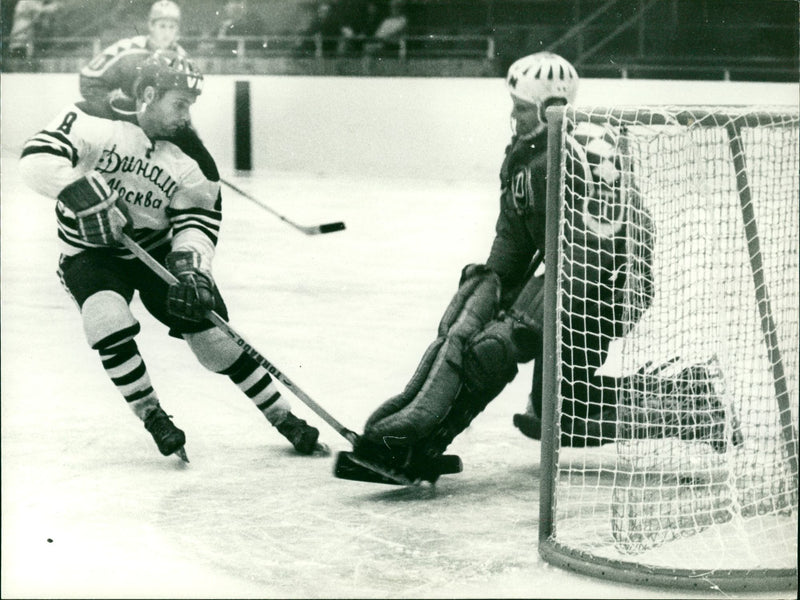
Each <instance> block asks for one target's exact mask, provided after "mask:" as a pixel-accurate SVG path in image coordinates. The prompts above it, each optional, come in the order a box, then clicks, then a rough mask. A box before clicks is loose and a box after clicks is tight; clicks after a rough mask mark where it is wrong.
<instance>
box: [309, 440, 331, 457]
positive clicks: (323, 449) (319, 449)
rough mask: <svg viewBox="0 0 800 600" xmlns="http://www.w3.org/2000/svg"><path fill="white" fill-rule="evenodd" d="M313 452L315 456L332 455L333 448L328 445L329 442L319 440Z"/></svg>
mask: <svg viewBox="0 0 800 600" xmlns="http://www.w3.org/2000/svg"><path fill="white" fill-rule="evenodd" d="M311 454H312V455H314V456H330V455H331V449H330V446H328V444H323V443H322V442H317V445H316V446H315V447H314V451H313V452H312V453H311Z"/></svg>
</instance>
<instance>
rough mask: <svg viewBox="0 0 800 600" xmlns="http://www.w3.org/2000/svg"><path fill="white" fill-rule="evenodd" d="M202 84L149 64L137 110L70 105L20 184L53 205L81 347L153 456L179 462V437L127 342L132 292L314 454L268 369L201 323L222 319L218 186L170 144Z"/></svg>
mask: <svg viewBox="0 0 800 600" xmlns="http://www.w3.org/2000/svg"><path fill="white" fill-rule="evenodd" d="M202 85H203V76H202V75H201V74H200V72H199V71H198V70H197V69H196V68H195V67H194V65H193V64H192V63H191V62H190V61H189V60H187V59H184V58H180V57H174V56H173V57H169V56H165V55H160V54H156V55H154V56H152V57H151V58H149V59H148V60H147V61H146V62H145V63H144V64H143V65H141V66H140V69H139V75H138V77H137V78H136V84H135V86H134V88H133V90H132V93H133V94H134V98H135V101H136V111H135V113H134V114H132V115H128V116H121V115H119V114H116V115H115V114H113V113H110V112H109V113H107V114H96V113H95V110H96V109H97V107H96V106H93V105H91V104H89V103H86V102H81V103H78V104H74V105H70V106H68V107H66V108H65V109H64V110H62V111H61V113H60V114H59V115H58V116H57V117H56V118H55V119H54V120H53V121H52V122H51V123H50V124H49V125H47V126H46V127H45V128H44V129H42V130H41V131H39V132H38V133H36V134H35V135H33V136H32V137H31V138H30V139H29V140H28V141H27V142H26V143H25V146H24V148H23V151H22V156H21V159H20V163H19V166H20V170H21V173H22V175H23V177H24V180H25V182H26V183H27V184H28V185H29V186H30V187H31V188H32V189H34V190H35V191H37V192H39V193H40V194H42V195H44V196H47V197H48V198H52V199H54V200H56V201H57V202H56V205H55V208H56V219H57V224H58V239H59V243H60V247H61V257H60V260H59V268H58V274H59V277H60V278H61V281H62V283H63V285H64V287H65V288H66V290H67V292H68V293H69V294H70V295H71V297H72V298H73V299H74V301H75V302H76V304H77V306H78V307H79V309H80V315H81V319H82V322H83V329H84V332H85V335H86V341H87V342H88V344H89V345H90V346H91V348H92V349H94V350H96V351H97V352H98V354H99V358H100V360H101V362H102V365H103V368H104V369H105V371H106V373H107V375H108V377H109V378H110V379H111V381H112V382H113V383H114V385H115V386H116V387H117V389H118V390H119V392H120V394H121V395H122V396H123V398H124V399H125V400H126V402H127V404H128V406H129V407H130V408H131V410H132V411H133V412H134V414H135V415H136V416H137V417H139V418H140V419H141V420H142V421H143V422H144V426H145V428H146V429H147V431H149V432H150V434H151V435H152V436H153V438H154V440H155V442H156V444H157V446H158V449H159V451H160V452H161V453H162V454H164V455H165V456H166V455H170V454H173V453H176V452H177V453H179V454H180V453H182V452H183V447H184V444H185V441H186V439H185V434H184V432H183V431H182V430H180V429H179V428H178V427H176V426H175V424H174V423H173V422H172V420H171V417H170V416H168V415H167V413H166V412H165V411H164V409H163V408H162V407H161V403H160V400H159V397H158V395H157V394H156V391H155V390H154V389H153V386H152V384H151V381H150V377H149V375H148V372H147V369H146V367H145V363H144V360H143V358H142V356H141V354H140V352H139V348H138V346H137V343H136V335H137V334H138V333H139V331H140V324H139V321H138V320H137V319H136V317H135V316H134V315H133V313H132V312H131V309H130V303H131V300H132V298H133V296H134V294H135V293H136V292H138V293H139V297H140V299H141V301H142V303H143V304H144V306H145V307H146V309H147V310H148V312H150V313H151V314H152V315H153V316H154V317H155V318H156V319H158V320H159V321H160V322H161V323H163V324H164V325H165V326H167V327H168V328H169V333H170V335H172V336H174V337H178V338H183V339H184V340H186V342H187V343H188V345H189V347H190V348H191V350H192V351H193V352H194V354H195V355H196V357H197V359H198V361H199V362H200V364H202V365H203V366H204V367H206V368H207V369H209V370H211V371H213V372H215V373H220V374H222V375H225V376H227V377H229V378H230V379H231V380H232V381H233V383H234V384H235V385H236V386H238V387H239V389H240V390H241V391H242V392H243V393H244V394H245V395H246V396H248V397H249V398H250V399H251V400H252V402H253V403H254V404H255V406H256V407H257V408H258V409H259V410H260V411H261V412H262V413H263V414H264V416H265V417H266V418H267V419H268V420H269V421H270V423H272V424H273V425H274V426H276V427H277V429H278V431H279V432H280V433H281V434H282V435H283V436H285V437H286V438H287V439H288V440H289V441H290V442H291V443H292V445H293V446H294V448H295V449H296V450H297V451H298V452H299V453H301V454H312V453H314V452H316V451H319V450H321V449H322V446H321V445H320V444H319V442H318V437H319V431H318V430H317V429H316V428H315V427H312V426H310V425H308V424H307V423H306V422H305V421H303V420H302V419H299V418H297V417H296V416H295V415H294V414H293V413H292V412H291V409H290V406H289V404H288V403H287V401H286V400H285V399H284V398H283V397H282V396H281V395H280V393H279V392H278V390H277V389H276V387H275V384H274V381H273V380H272V378H271V376H270V374H269V373H268V372H267V370H266V369H265V368H264V367H263V366H261V365H259V364H258V363H257V362H256V361H255V360H254V359H252V358H251V357H249V356H248V355H247V354H245V353H244V352H243V351H242V349H241V348H240V347H239V346H237V344H236V343H235V342H234V341H233V340H231V339H230V338H228V337H227V336H226V335H225V334H224V333H223V332H221V331H220V330H219V329H218V328H216V327H215V326H214V325H213V324H212V323H211V322H210V321H209V320H208V319H207V318H206V316H205V315H206V313H207V311H208V310H214V311H216V312H217V313H219V314H220V315H221V316H222V317H223V318H225V319H227V309H226V307H225V303H224V301H223V299H222V296H221V294H220V292H219V290H218V289H217V286H216V285H215V283H214V278H213V276H212V262H213V258H214V254H215V250H216V244H217V238H218V235H219V231H220V222H221V218H222V212H221V211H222V198H221V194H220V187H219V181H218V178H216V177H214V176H213V174H209V171H210V170H214V164H213V160H211V158H210V156H209V155H208V152H207V151H206V150H205V148H203V147H197V148H178V147H177V146H176V145H175V144H174V143H172V142H170V141H168V140H169V138H171V137H172V136H174V135H175V134H176V132H177V131H179V130H180V129H181V128H183V127H185V126H186V124H187V123H188V122H189V114H190V112H189V111H190V107H191V106H192V104H193V103H194V102H195V101H196V99H197V97H198V96H199V95H200V93H201V89H202ZM122 232H125V233H127V234H128V235H130V236H131V237H132V238H133V239H134V240H135V241H137V242H138V243H139V244H140V245H141V246H142V247H143V248H144V249H145V250H147V251H148V252H149V253H150V254H151V255H152V256H153V257H154V258H156V259H157V260H158V261H159V262H161V263H162V264H164V265H166V267H167V268H168V269H169V271H170V272H171V273H172V274H173V275H174V276H175V277H176V278H177V280H178V282H177V283H175V284H174V285H169V286H168V285H167V284H166V283H164V282H163V281H162V280H161V279H160V278H159V277H158V276H157V275H155V274H154V273H153V272H152V270H150V269H149V268H148V267H147V266H146V265H145V264H144V263H142V262H141V261H139V260H138V259H137V258H135V257H134V256H133V255H132V254H131V253H130V252H129V251H128V250H127V249H126V248H125V247H124V246H122V245H120V244H119V242H118V240H119V239H120V235H121V233H122Z"/></svg>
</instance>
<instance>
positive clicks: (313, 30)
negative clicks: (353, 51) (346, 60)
mask: <svg viewBox="0 0 800 600" xmlns="http://www.w3.org/2000/svg"><path fill="white" fill-rule="evenodd" d="M303 35H304V36H306V37H313V38H315V40H314V41H311V40H303V41H302V42H301V43H300V45H299V47H298V50H299V51H300V54H302V55H305V56H309V55H310V56H314V54H315V53H316V48H317V44H320V45H321V47H322V55H323V56H336V55H337V54H340V53H341V51H342V48H343V41H344V39H345V37H346V28H345V26H344V24H343V21H342V14H341V7H340V5H339V4H338V3H336V2H320V3H319V4H317V10H316V13H315V14H314V16H313V17H312V19H311V23H310V24H309V26H308V27H307V28H306V30H305V31H303Z"/></svg>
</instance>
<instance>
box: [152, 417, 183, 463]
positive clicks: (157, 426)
mask: <svg viewBox="0 0 800 600" xmlns="http://www.w3.org/2000/svg"><path fill="white" fill-rule="evenodd" d="M144 427H145V429H147V431H149V432H150V435H152V436H153V439H154V440H155V442H156V445H157V446H158V451H159V452H161V454H163V455H164V456H169V455H170V454H177V455H178V456H179V457H180V458H181V459H182V460H185V461H186V462H189V461H188V458H186V452H185V451H184V450H183V446H184V444H186V435H185V434H184V433H183V431H181V430H180V429H178V428H177V427H176V426H175V424H174V423H173V422H172V418H171V417H170V416H169V415H168V414H167V413H165V412H164V410H163V409H162V408H161V407H158V408H155V409H154V410H153V411H151V412H150V414H149V415H147V418H146V419H145V420H144Z"/></svg>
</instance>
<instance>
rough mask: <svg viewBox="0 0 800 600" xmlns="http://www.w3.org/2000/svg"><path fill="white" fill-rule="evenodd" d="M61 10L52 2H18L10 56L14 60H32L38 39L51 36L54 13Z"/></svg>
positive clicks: (37, 0)
mask: <svg viewBox="0 0 800 600" xmlns="http://www.w3.org/2000/svg"><path fill="white" fill-rule="evenodd" d="M59 8H60V4H59V3H58V2H52V1H50V0H18V2H17V4H16V6H15V7H14V17H13V24H12V26H11V33H10V34H9V44H8V49H9V54H10V56H12V57H13V58H30V57H31V56H32V55H33V52H34V41H35V40H36V39H37V38H42V37H44V36H48V35H51V30H52V26H53V23H52V19H53V16H54V13H55V12H56V11H57V10H58V9H59Z"/></svg>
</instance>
